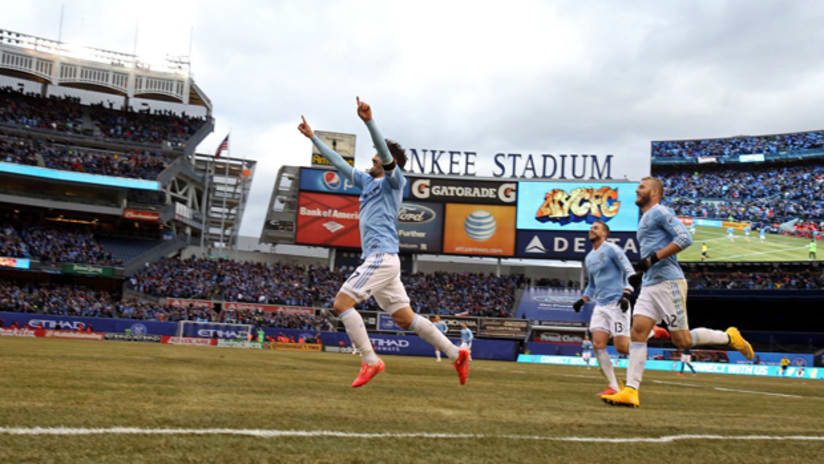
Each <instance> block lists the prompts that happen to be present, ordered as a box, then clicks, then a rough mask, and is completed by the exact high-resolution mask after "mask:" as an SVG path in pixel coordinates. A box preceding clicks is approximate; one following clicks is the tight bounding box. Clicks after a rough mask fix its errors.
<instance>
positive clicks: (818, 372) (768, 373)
mask: <svg viewBox="0 0 824 464" xmlns="http://www.w3.org/2000/svg"><path fill="white" fill-rule="evenodd" d="M518 362H522V363H535V364H553V365H561V366H585V365H586V363H584V360H583V358H581V357H578V356H553V355H532V354H522V355H518ZM589 362H590V365H591V366H597V365H598V360H597V359H590V361H589ZM628 362H629V360H628V359H626V358H624V359H612V365H613V366H614V367H617V368H619V369H626V368H627V363H628ZM690 364H692V367H693V368H694V369H695V372H697V373H699V374H729V375H753V376H758V377H791V378H798V379H818V380H824V368H817V367H797V366H793V367H789V368H787V369H786V371H784V372H782V371H781V368H780V367H779V366H767V365H764V364H757V365H756V364H727V363H707V362H693V363H690ZM645 369H647V370H653V371H670V372H676V371H679V370H680V369H681V362H680V361H677V360H671V361H658V360H654V359H649V360H647V363H646V365H645Z"/></svg>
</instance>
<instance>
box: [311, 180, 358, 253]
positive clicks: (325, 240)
mask: <svg viewBox="0 0 824 464" xmlns="http://www.w3.org/2000/svg"><path fill="white" fill-rule="evenodd" d="M298 205H299V207H298V230H297V234H296V235H295V241H296V242H297V243H303V244H307V245H322V246H329V247H350V248H360V246H361V243H360V231H359V230H358V211H359V209H360V204H359V201H358V197H354V196H349V195H329V194H326V193H309V192H301V193H300V195H299V196H298Z"/></svg>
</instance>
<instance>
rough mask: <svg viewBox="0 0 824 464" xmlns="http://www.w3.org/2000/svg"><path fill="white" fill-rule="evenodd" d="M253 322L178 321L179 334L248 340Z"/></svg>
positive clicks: (183, 335) (192, 336)
mask: <svg viewBox="0 0 824 464" xmlns="http://www.w3.org/2000/svg"><path fill="white" fill-rule="evenodd" d="M251 333H252V324H238V323H232V322H198V321H178V323H177V336H178V337H191V338H217V339H222V340H227V341H235V342H237V341H242V342H248V341H249V335H251Z"/></svg>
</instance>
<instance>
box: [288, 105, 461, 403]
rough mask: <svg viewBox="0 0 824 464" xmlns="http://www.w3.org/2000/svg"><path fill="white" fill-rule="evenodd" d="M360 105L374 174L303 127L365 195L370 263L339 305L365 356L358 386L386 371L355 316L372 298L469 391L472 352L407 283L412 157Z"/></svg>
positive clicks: (363, 228) (364, 236)
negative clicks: (405, 215) (404, 205)
mask: <svg viewBox="0 0 824 464" xmlns="http://www.w3.org/2000/svg"><path fill="white" fill-rule="evenodd" d="M356 100H357V104H358V116H359V117H360V118H361V120H363V122H364V123H366V127H367V128H368V129H369V134H370V136H371V137H372V143H373V144H374V145H375V148H376V149H377V150H378V154H376V155H375V156H373V157H372V168H371V169H369V171H368V172H366V173H365V172H361V171H356V170H354V169H352V167H351V166H349V165H348V164H346V162H345V161H344V160H343V158H342V157H341V156H340V155H339V154H338V153H336V152H335V151H333V150H331V149H329V147H327V146H326V145H325V144H324V143H323V142H321V140H320V139H319V138H317V137H316V136H315V134H314V132H313V131H312V128H311V127H310V126H309V124H308V123H307V122H306V118H304V117H303V116H301V120H302V122H301V123H300V125H298V130H299V131H300V133H301V134H303V135H305V136H306V137H307V138H309V139H311V140H312V143H314V144H315V146H316V147H317V148H318V149H319V150H320V152H321V154H322V155H323V156H324V157H325V158H326V159H327V160H329V162H330V163H331V164H332V165H333V166H335V167H336V168H337V169H338V171H340V173H341V174H342V175H343V177H344V178H346V179H349V180H351V181H352V184H354V185H355V186H356V187H358V188H360V189H361V196H360V221H359V223H360V224H359V226H360V239H361V248H362V249H363V253H362V257H363V258H364V261H363V263H362V264H361V265H360V266H359V267H358V268H357V269H356V270H355V272H354V273H352V275H351V276H350V277H349V279H348V280H347V281H346V282H344V284H343V286H342V287H341V289H340V291H339V292H338V294H337V296H335V303H334V309H335V312H336V313H337V314H338V316H339V317H340V319H341V321H342V322H343V325H344V327H345V329H346V334H347V335H348V336H349V339H350V340H351V341H352V345H354V346H355V347H356V348H357V349H358V350H359V351H360V352H361V355H362V363H361V369H360V372H359V373H358V376H357V378H355V381H354V382H352V386H353V387H360V386H361V385H364V384H366V383H367V382H369V381H370V380H372V378H373V377H374V376H375V375H377V374H379V373H380V372H382V371H383V370H384V368H385V365H384V363H383V361H382V360H381V359H380V358H378V356H377V354H375V351H374V349H373V348H372V344H371V343H370V341H369V335H368V334H367V333H366V327H365V326H364V324H363V318H362V317H361V315H360V314H359V313H358V312H357V311H356V310H355V305H356V304H358V303H360V302H362V301H364V300H366V299H368V298H369V297H370V296H372V297H375V301H376V302H377V303H378V306H380V307H381V309H383V310H384V311H386V312H387V313H389V314H391V315H392V320H394V321H395V323H396V324H397V325H398V326H400V327H401V328H403V329H411V330H414V331H415V332H416V333H417V334H418V335H419V336H420V337H421V338H423V339H424V340H426V341H427V342H429V343H431V344H432V345H433V346H436V347H438V348H439V349H440V350H441V351H443V352H444V353H446V355H447V357H449V359H452V360H454V362H453V365H454V366H455V369H456V370H457V371H458V378H459V380H460V383H461V385H463V384H464V383H466V378H467V377H468V376H469V350H459V349H458V347H456V346H455V345H453V344H452V342H450V341H449V339H448V338H446V336H445V335H444V334H442V333H441V332H440V331H439V330H438V329H436V328H435V326H434V325H432V323H431V322H429V319H427V318H425V317H421V316H419V315H417V314H415V313H414V312H413V311H412V308H411V307H410V306H409V297H408V296H407V294H406V290H405V289H404V287H403V283H402V282H401V268H400V260H399V259H398V229H397V220H398V211H399V210H400V207H401V201H402V200H401V199H402V196H403V188H404V184H406V178H405V177H404V175H403V172H401V169H402V168H403V167H404V165H406V153H404V150H403V148H402V147H401V146H400V145H399V144H397V143H395V142H392V141H389V140H385V139H384V138H383V136H381V134H380V132H379V131H378V128H377V126H376V125H375V121H374V120H373V119H372V109H371V108H370V107H369V105H367V104H366V103H365V102H362V101H360V98H357V99H356ZM390 153H391V154H390Z"/></svg>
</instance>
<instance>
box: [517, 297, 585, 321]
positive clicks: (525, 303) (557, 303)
mask: <svg viewBox="0 0 824 464" xmlns="http://www.w3.org/2000/svg"><path fill="white" fill-rule="evenodd" d="M581 295H583V291H582V290H578V289H559V288H527V289H526V290H524V294H523V296H522V297H521V302H520V303H519V304H518V311H517V312H516V313H515V318H516V319H529V320H533V321H541V323H542V324H547V325H549V324H551V323H557V322H562V323H563V324H558V325H566V326H572V327H585V326H587V325H589V318H590V317H591V316H592V310H593V308H595V304H594V303H587V304H585V305H584V307H583V308H582V309H581V312H579V313H576V312H575V310H574V309H572V304H573V303H575V302H576V301H578V299H579V298H581Z"/></svg>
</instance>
